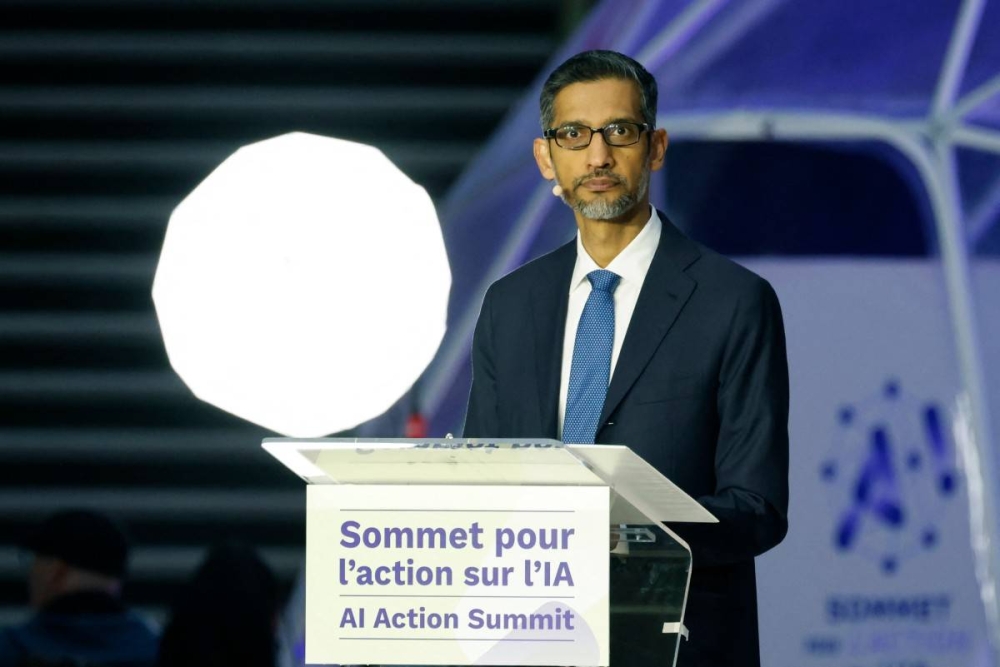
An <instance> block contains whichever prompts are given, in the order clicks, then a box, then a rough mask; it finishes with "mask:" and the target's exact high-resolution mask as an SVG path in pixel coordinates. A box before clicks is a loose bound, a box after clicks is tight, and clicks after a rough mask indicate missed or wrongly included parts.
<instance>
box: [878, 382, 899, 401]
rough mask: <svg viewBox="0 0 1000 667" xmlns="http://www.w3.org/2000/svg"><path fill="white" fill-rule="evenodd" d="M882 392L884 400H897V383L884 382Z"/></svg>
mask: <svg viewBox="0 0 1000 667" xmlns="http://www.w3.org/2000/svg"><path fill="white" fill-rule="evenodd" d="M882 392H883V393H884V394H885V397H886V398H898V397H899V382H898V381H897V380H886V383H885V387H883V389H882Z"/></svg>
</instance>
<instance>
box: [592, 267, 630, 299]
mask: <svg viewBox="0 0 1000 667" xmlns="http://www.w3.org/2000/svg"><path fill="white" fill-rule="evenodd" d="M621 279H622V277H621V276H620V275H618V274H617V273H615V272H614V271H608V270H607V269H597V270H596V271H591V272H590V273H588V274H587V280H589V281H590V286H591V287H592V288H593V289H596V290H600V291H602V292H607V293H608V294H614V293H615V289H616V288H617V287H618V281H619V280H621Z"/></svg>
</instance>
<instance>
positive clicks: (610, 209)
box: [562, 169, 649, 221]
mask: <svg viewBox="0 0 1000 667" xmlns="http://www.w3.org/2000/svg"><path fill="white" fill-rule="evenodd" d="M622 184H623V185H624V186H625V190H626V192H625V194H623V195H622V196H620V197H618V199H615V200H613V201H607V200H605V199H594V200H592V201H589V202H585V201H583V200H581V199H576V200H575V201H573V202H572V203H570V202H569V201H568V200H567V199H566V197H565V195H564V196H563V197H562V200H563V201H564V202H566V204H567V205H568V206H570V207H571V208H572V209H573V210H574V211H576V212H577V213H579V214H580V215H582V216H583V217H584V218H587V219H588V220H608V221H614V220H618V219H620V218H623V217H625V215H626V214H628V213H630V212H631V211H632V209H634V208H635V207H636V205H637V204H638V203H639V202H640V201H642V200H643V199H645V198H646V194H647V193H648V192H649V170H647V169H643V170H642V173H641V175H640V176H639V183H638V186H639V187H637V188H636V190H635V192H629V191H628V181H623V182H622Z"/></svg>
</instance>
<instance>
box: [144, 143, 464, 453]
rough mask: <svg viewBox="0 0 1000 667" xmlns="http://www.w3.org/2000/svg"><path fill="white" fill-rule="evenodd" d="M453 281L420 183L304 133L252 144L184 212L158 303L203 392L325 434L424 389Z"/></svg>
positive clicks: (264, 419)
mask: <svg viewBox="0 0 1000 667" xmlns="http://www.w3.org/2000/svg"><path fill="white" fill-rule="evenodd" d="M450 285H451V274H450V271H449V269H448V260H447V257H446V255H445V250H444V243H443V240H442V238H441V228H440V224H439V223H438V220H437V215H436V213H435V211H434V205H433V204H432V202H431V200H430V197H428V195H427V193H426V192H425V191H424V189H423V188H422V187H420V186H419V185H417V184H415V183H413V181H411V180H410V179H409V178H408V177H407V176H406V175H405V174H403V173H402V172H401V171H399V169H397V168H396V166H395V165H393V164H392V163H391V162H390V161H389V160H388V158H386V157H385V156H384V155H383V154H382V153H381V151H379V150H378V149H376V148H373V147H371V146H365V145H362V144H356V143H353V142H349V141H343V140H340V139H331V138H328V137H320V136H315V135H309V134H302V133H294V134H286V135H283V136H280V137H276V138H274V139H269V140H267V141H262V142H259V143H256V144H251V145H249V146H246V147H244V148H241V149H239V150H238V151H236V153H234V154H233V155H232V156H230V157H229V158H228V159H227V160H226V161H225V162H223V163H222V164H221V165H220V166H219V167H218V168H217V169H216V170H215V171H214V172H212V174H210V175H209V176H208V178H206V179H205V180H204V181H203V182H202V183H201V184H200V185H199V186H198V187H197V188H196V189H195V190H194V191H193V192H192V193H191V194H190V195H189V196H188V197H187V198H186V199H185V200H184V201H183V202H181V204H180V205H179V206H178V207H177V208H176V209H175V210H174V213H173V215H172V216H171V217H170V224H169V226H168V228H167V234H166V238H165V240H164V243H163V249H162V251H161V254H160V262H159V265H158V267H157V270H156V278H155V280H154V282H153V301H154V303H155V305H156V313H157V316H158V317H159V320H160V328H161V330H162V332H163V339H164V343H165V345H166V349H167V354H168V355H169V357H170V363H171V364H172V365H173V367H174V370H175V371H177V373H178V374H179V375H180V376H181V378H182V379H183V380H184V382H186V383H187V385H188V387H190V389H191V391H193V392H194V393H195V395H196V396H198V397H199V398H201V399H202V400H204V401H206V402H208V403H211V404H213V405H215V406H216V407H219V408H221V409H223V410H226V411H227V412H231V413H233V414H235V415H237V416H239V417H243V418H244V419H247V420H249V421H252V422H255V423H257V424H260V425H262V426H264V427H266V428H269V429H271V430H274V431H277V432H278V433H283V434H285V435H291V436H295V437H313V436H321V435H326V434H329V433H333V432H336V431H340V430H343V429H345V428H349V427H352V426H355V425H356V424H359V423H361V422H363V421H366V420H367V419H370V418H372V417H374V416H377V415H379V414H381V413H382V412H384V411H385V410H386V409H388V408H389V407H390V406H391V405H392V404H393V403H394V402H395V401H396V400H398V399H399V397H400V396H402V395H403V394H404V393H405V392H406V391H407V390H408V389H409V388H410V386H411V385H412V384H413V382H414V381H415V380H416V379H417V378H418V377H419V375H420V373H422V372H423V370H424V368H425V367H426V366H427V364H428V363H429V362H430V360H431V358H432V357H433V355H434V353H435V351H436V350H437V347H438V345H439V344H440V342H441V338H442V336H443V335H444V329H445V315H446V307H447V301H448V291H449V288H450Z"/></svg>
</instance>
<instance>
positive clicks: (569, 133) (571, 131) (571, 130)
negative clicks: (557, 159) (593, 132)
mask: <svg viewBox="0 0 1000 667" xmlns="http://www.w3.org/2000/svg"><path fill="white" fill-rule="evenodd" d="M563 136H565V137H566V138H567V139H576V138H577V137H579V136H580V130H578V129H576V128H575V127H567V128H563Z"/></svg>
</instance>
